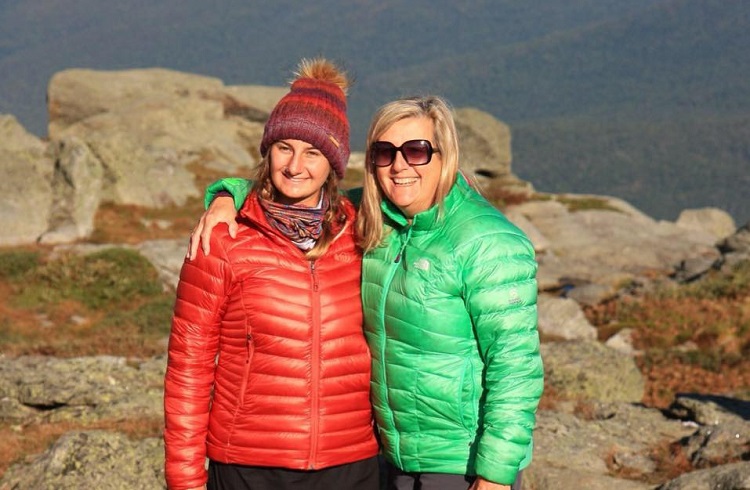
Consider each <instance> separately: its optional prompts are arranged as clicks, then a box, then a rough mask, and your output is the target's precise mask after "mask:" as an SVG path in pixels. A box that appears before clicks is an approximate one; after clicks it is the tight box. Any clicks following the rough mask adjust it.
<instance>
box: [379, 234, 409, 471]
mask: <svg viewBox="0 0 750 490" xmlns="http://www.w3.org/2000/svg"><path fill="white" fill-rule="evenodd" d="M411 229H412V227H411V226H409V227H408V228H407V229H406V238H403V236H404V233H399V238H402V242H401V244H400V245H399V249H398V253H397V254H396V257H395V258H394V259H393V262H391V263H390V264H391V266H390V267H391V269H390V271H389V274H388V278H387V280H386V281H385V284H383V295H382V296H381V298H380V305H381V313H382V315H381V316H380V318H381V319H382V320H381V322H380V327H381V332H380V335H381V338H382V339H383V341H382V342H381V343H380V359H381V363H380V364H381V370H382V379H383V386H384V387H385V386H388V379H387V375H386V370H385V344H386V337H387V335H386V331H385V302H386V299H387V298H388V291H389V290H390V289H391V283H392V282H393V278H394V277H396V272H398V268H399V267H400V264H401V260H402V259H403V254H404V250H405V249H406V245H407V244H408V243H409V239H410V238H411ZM383 393H384V394H385V404H386V406H387V407H388V415H389V416H390V419H391V427H392V428H393V437H394V438H395V439H396V440H394V441H393V445H392V447H393V448H394V449H395V451H396V454H394V455H393V456H394V458H395V461H394V463H396V466H400V465H401V452H400V451H399V447H400V445H401V443H400V441H399V437H398V431H397V430H396V419H395V418H394V416H393V409H392V408H391V400H390V397H389V396H388V389H387V388H384V389H383Z"/></svg>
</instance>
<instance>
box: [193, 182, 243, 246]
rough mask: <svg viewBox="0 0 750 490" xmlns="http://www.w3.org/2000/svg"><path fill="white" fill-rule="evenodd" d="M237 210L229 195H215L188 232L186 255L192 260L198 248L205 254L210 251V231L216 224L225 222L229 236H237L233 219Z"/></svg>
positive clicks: (235, 223) (237, 226)
mask: <svg viewBox="0 0 750 490" xmlns="http://www.w3.org/2000/svg"><path fill="white" fill-rule="evenodd" d="M236 214H237V211H235V209H234V201H233V199H232V198H231V197H227V196H222V197H217V198H216V199H214V201H213V202H212V203H211V206H209V208H208V210H206V211H205V212H204V213H203V215H202V216H201V219H200V220H199V221H198V224H197V225H196V226H195V229H194V230H193V232H192V233H191V234H190V245H189V246H188V253H187V257H188V259H190V260H194V259H195V257H197V255H198V248H199V247H200V248H201V249H202V250H203V253H204V254H205V255H209V254H210V253H211V232H213V229H214V227H215V226H216V225H218V224H220V223H226V224H227V226H228V227H229V236H231V237H232V238H237V232H238V230H239V225H238V224H237V221H236V220H235V219H234V218H235V216H236Z"/></svg>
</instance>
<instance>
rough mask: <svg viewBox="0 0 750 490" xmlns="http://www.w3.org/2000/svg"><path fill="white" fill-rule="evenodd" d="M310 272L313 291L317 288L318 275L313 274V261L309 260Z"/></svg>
mask: <svg viewBox="0 0 750 490" xmlns="http://www.w3.org/2000/svg"><path fill="white" fill-rule="evenodd" d="M310 274H312V279H313V291H317V290H318V276H316V275H315V261H314V260H311V261H310Z"/></svg>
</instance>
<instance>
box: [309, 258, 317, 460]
mask: <svg viewBox="0 0 750 490" xmlns="http://www.w3.org/2000/svg"><path fill="white" fill-rule="evenodd" d="M310 276H311V278H312V298H311V299H312V302H311V304H312V352H311V365H312V366H311V376H312V379H311V385H310V390H311V392H310V396H311V397H312V411H311V414H310V415H311V416H310V457H309V460H310V464H309V466H310V469H311V470H313V469H315V462H316V454H317V452H318V437H319V430H320V424H319V420H318V417H319V413H318V412H319V410H320V395H319V393H320V296H319V294H318V287H319V285H318V275H317V273H316V272H315V261H314V260H311V261H310Z"/></svg>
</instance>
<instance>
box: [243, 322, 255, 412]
mask: <svg viewBox="0 0 750 490" xmlns="http://www.w3.org/2000/svg"><path fill="white" fill-rule="evenodd" d="M245 348H246V352H247V354H246V356H245V366H244V369H243V371H242V382H241V383H240V403H239V405H240V407H242V406H244V405H245V395H246V394H247V386H248V384H249V382H250V369H251V366H252V365H253V354H254V353H255V344H254V343H253V336H252V335H251V334H249V333H248V334H247V335H246V338H245Z"/></svg>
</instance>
